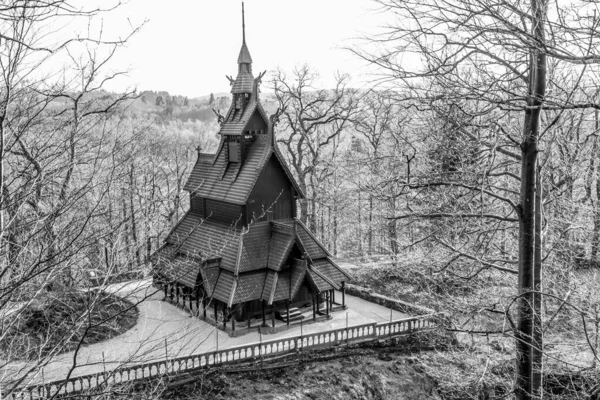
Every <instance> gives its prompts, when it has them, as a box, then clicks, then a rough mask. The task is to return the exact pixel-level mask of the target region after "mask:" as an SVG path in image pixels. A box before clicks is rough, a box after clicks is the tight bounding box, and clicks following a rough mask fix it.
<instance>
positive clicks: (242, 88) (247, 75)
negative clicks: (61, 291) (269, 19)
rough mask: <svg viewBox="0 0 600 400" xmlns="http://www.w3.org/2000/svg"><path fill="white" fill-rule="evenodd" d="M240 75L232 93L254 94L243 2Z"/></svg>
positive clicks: (239, 58) (239, 57)
mask: <svg viewBox="0 0 600 400" xmlns="http://www.w3.org/2000/svg"><path fill="white" fill-rule="evenodd" d="M237 62H238V75H237V78H236V79H235V82H234V83H233V87H232V88H231V93H252V91H253V89H254V76H253V75H252V57H250V52H249V51H248V46H246V21H245V18H244V3H243V2H242V48H241V49H240V55H239V56H238V61H237Z"/></svg>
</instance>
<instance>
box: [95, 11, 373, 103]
mask: <svg viewBox="0 0 600 400" xmlns="http://www.w3.org/2000/svg"><path fill="white" fill-rule="evenodd" d="M376 9H377V5H376V4H375V3H374V2H373V1H371V0H303V1H293V2H292V1H288V0H246V1H245V15H246V43H247V44H248V48H249V50H250V54H251V55H252V59H253V71H254V73H255V75H257V74H258V72H259V71H263V70H272V69H274V68H277V67H281V68H283V69H285V70H290V69H292V68H294V66H295V65H299V64H303V63H307V64H309V65H310V66H312V67H314V68H315V69H316V70H318V71H319V73H320V75H321V77H322V82H321V84H322V85H323V86H328V85H330V84H331V82H332V80H333V76H334V73H335V72H336V71H338V70H339V71H340V72H343V73H349V74H350V75H351V76H352V77H353V80H354V81H355V84H356V85H357V86H360V84H361V82H364V81H365V78H364V75H365V74H366V73H367V69H366V67H365V65H364V63H363V62H361V61H360V60H358V59H357V58H356V57H355V56H353V55H352V54H351V53H350V52H348V51H347V50H343V49H341V47H343V46H347V45H351V44H352V43H353V38H356V37H359V36H361V35H363V34H366V33H369V32H373V29H374V28H376V27H378V26H381V25H382V24H383V19H384V18H385V16H384V15H382V14H381V13H378V12H377V11H376ZM241 19H242V17H241V1H238V0H212V1H206V0H170V1H168V2H166V1H162V0H161V1H156V0H130V1H129V3H128V4H125V5H124V6H122V7H121V8H120V9H118V10H116V11H114V12H112V13H111V14H110V15H105V16H104V30H105V31H106V32H109V31H112V32H119V33H122V32H125V31H126V30H127V26H128V24H129V22H131V24H133V25H135V24H140V23H141V22H143V21H144V20H148V21H147V23H146V24H145V26H144V27H143V29H142V30H141V31H140V32H139V33H137V34H136V35H135V36H134V37H133V38H132V39H131V42H130V43H129V45H128V46H127V48H125V49H122V50H120V52H119V53H118V54H117V59H116V60H115V62H114V63H113V67H115V68H129V69H130V73H129V76H128V77H127V78H126V79H121V80H119V81H117V82H115V83H113V84H111V85H109V86H108V88H109V89H111V90H123V89H124V88H125V87H127V86H130V87H131V86H137V87H138V89H140V90H166V91H169V92H170V93H171V94H181V95H186V96H189V97H195V96H202V95H206V94H209V93H211V92H214V93H217V92H229V83H228V81H227V79H226V78H225V74H227V75H233V76H234V78H235V74H236V72H237V70H236V68H237V64H236V60H237V56H238V53H239V49H240V46H241V42H242V24H241Z"/></svg>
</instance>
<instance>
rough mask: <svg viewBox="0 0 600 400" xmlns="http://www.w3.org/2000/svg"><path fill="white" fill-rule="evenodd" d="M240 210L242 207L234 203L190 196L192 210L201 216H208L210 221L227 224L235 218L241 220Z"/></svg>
mask: <svg viewBox="0 0 600 400" xmlns="http://www.w3.org/2000/svg"><path fill="white" fill-rule="evenodd" d="M242 211H243V207H242V206H239V205H236V204H229V203H225V202H223V201H217V200H211V199H204V198H202V197H198V196H192V212H194V213H198V214H200V215H201V216H202V217H203V218H207V217H208V218H209V219H210V220H211V221H220V222H226V223H228V224H229V223H232V222H234V221H237V220H240V221H242Z"/></svg>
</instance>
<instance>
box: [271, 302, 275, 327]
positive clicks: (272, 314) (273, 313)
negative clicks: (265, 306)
mask: <svg viewBox="0 0 600 400" xmlns="http://www.w3.org/2000/svg"><path fill="white" fill-rule="evenodd" d="M271 324H272V325H273V328H275V306H274V305H273V304H271Z"/></svg>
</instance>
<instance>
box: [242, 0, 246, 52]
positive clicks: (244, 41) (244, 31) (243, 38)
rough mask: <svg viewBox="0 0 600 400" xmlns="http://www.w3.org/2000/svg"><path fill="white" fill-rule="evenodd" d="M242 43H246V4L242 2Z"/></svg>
mask: <svg viewBox="0 0 600 400" xmlns="http://www.w3.org/2000/svg"><path fill="white" fill-rule="evenodd" d="M242 43H246V20H245V19H244V2H243V1H242Z"/></svg>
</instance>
